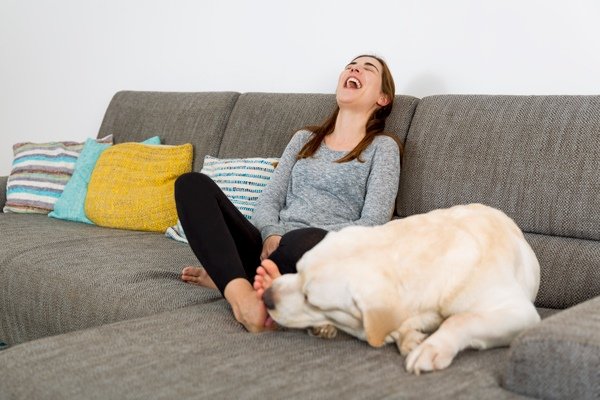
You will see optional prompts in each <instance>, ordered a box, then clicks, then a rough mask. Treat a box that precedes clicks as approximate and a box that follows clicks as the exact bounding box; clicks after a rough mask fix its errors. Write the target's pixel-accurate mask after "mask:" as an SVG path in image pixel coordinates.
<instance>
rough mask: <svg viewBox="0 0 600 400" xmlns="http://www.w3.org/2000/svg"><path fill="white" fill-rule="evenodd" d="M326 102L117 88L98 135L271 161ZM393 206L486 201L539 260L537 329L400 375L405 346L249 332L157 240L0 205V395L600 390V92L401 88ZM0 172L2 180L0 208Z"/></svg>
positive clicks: (174, 247)
mask: <svg viewBox="0 0 600 400" xmlns="http://www.w3.org/2000/svg"><path fill="white" fill-rule="evenodd" d="M334 104H335V98H334V96H333V95H325V94H274V93H272V94H264V93H245V94H239V93H231V92H222V93H156V92H119V93H117V94H116V95H115V96H114V98H113V100H112V101H111V103H110V105H109V107H108V110H107V112H106V115H105V117H104V120H103V122H102V125H101V127H100V131H99V135H98V136H99V137H101V136H104V135H106V134H109V133H112V134H113V135H114V137H115V142H117V143H119V142H126V141H139V140H143V139H145V138H147V137H150V136H152V135H160V136H161V138H162V139H163V140H164V143H166V144H180V143H187V142H190V143H193V144H194V148H195V161H194V169H195V170H200V168H201V164H202V160H203V158H204V155H206V154H210V155H213V156H217V157H222V158H226V157H248V156H278V155H279V154H281V152H282V150H283V148H284V147H285V144H286V143H287V141H288V140H289V138H290V137H291V135H292V134H293V133H294V132H295V130H297V129H299V128H301V127H303V126H305V125H310V124H316V123H319V122H321V121H322V120H323V119H324V118H325V117H326V116H327V115H328V114H329V113H330V112H331V110H332V108H333V107H334ZM387 128H388V130H389V131H391V132H394V133H395V134H397V135H398V136H399V137H400V139H401V140H402V141H404V142H405V152H404V158H403V165H402V172H401V176H400V177H399V178H400V189H399V193H398V198H397V215H398V216H399V217H405V216H409V215H412V214H415V213H421V212H426V211H429V210H431V209H434V208H440V207H447V206H451V205H454V204H460V203H469V202H482V203H485V204H489V205H491V206H494V207H497V208H500V209H502V210H504V211H505V212H506V213H508V214H509V215H510V216H511V217H513V218H514V219H515V221H516V222H517V223H518V224H519V226H520V227H521V228H522V229H523V230H524V231H525V232H526V237H527V239H528V241H529V242H530V243H531V245H532V247H533V248H534V250H535V252H536V254H537V256H538V258H539V260H540V263H541V286H540V291H539V294H538V297H537V300H536V306H537V307H538V309H539V312H540V314H541V315H542V317H543V321H542V322H541V323H540V324H539V325H537V326H536V327H534V328H532V329H530V330H529V331H526V332H524V333H523V334H522V335H520V336H519V337H518V338H517V339H516V340H515V341H514V342H513V343H512V345H511V346H510V347H509V348H499V349H492V350H486V351H465V352H463V353H461V354H459V356H458V357H457V358H456V360H455V361H454V363H453V364H452V365H451V366H450V368H449V369H447V370H444V371H442V372H436V373H431V374H425V375H422V376H413V375H409V374H407V373H406V372H405V371H404V368H403V361H404V360H403V358H402V357H401V356H400V355H399V354H398V353H397V350H396V349H395V347H394V346H387V347H384V348H380V349H375V348H370V347H369V346H368V345H367V344H366V343H364V342H361V341H359V340H357V339H354V338H352V337H349V336H346V335H343V334H340V335H339V336H338V337H337V338H336V339H333V340H324V339H319V338H315V337H311V336H309V335H308V334H307V333H306V332H304V331H296V330H281V331H278V332H270V333H262V334H249V333H246V332H245V331H244V330H243V328H242V327H241V325H239V324H237V323H236V322H235V320H234V318H233V315H232V313H231V312H230V309H229V307H228V305H227V303H226V302H225V301H224V300H223V299H221V297H220V295H219V294H218V292H217V291H215V290H211V289H206V288H200V287H197V286H193V285H189V284H185V283H183V282H181V281H180V280H179V271H180V270H181V268H182V267H183V266H185V265H194V264H197V261H196V259H195V257H194V256H193V254H192V252H191V251H190V249H189V248H188V247H187V246H186V245H183V244H180V243H178V242H175V241H173V240H170V239H167V238H166V237H164V236H163V235H161V234H156V233H144V232H134V231H124V230H114V229H107V228H101V227H97V226H88V225H85V224H79V223H73V222H65V221H60V220H56V219H52V218H48V217H46V216H41V215H17V214H2V213H0V240H1V243H2V245H1V246H0V260H1V261H0V262H1V263H0V342H5V343H6V344H8V346H7V348H6V349H5V350H1V351H0V399H200V398H226V399H233V398H365V399H374V398H390V399H391V398H393V399H400V398H419V399H428V398H444V399H446V398H448V399H450V398H471V399H518V398H528V397H534V398H569V399H574V398H588V399H598V398H600V334H599V332H600V266H599V265H600V143H599V139H600V96H475V95H469V96H460V95H445V96H431V97H425V98H423V99H417V98H414V97H410V96H397V98H396V103H395V107H394V111H393V113H392V115H391V116H390V118H389V120H388V124H387ZM5 186H6V178H1V180H0V188H1V189H0V206H2V205H3V204H4V202H5Z"/></svg>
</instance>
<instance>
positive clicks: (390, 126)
mask: <svg viewBox="0 0 600 400" xmlns="http://www.w3.org/2000/svg"><path fill="white" fill-rule="evenodd" d="M417 103H418V99H417V98H415V97H411V96H396V98H395V99H394V108H393V111H392V113H391V115H390V116H389V117H388V119H387V122H386V131H388V132H390V133H394V134H395V135H397V136H398V137H399V139H400V141H401V142H404V139H405V138H406V134H407V132H408V127H409V125H410V120H411V118H412V115H413V113H414V111H415V108H416V106H417ZM335 106H336V102H335V95H333V94H313V93H311V94H308V93H307V94H298V93H243V94H241V95H240V97H239V98H238V101H237V102H236V103H235V107H234V109H233V111H232V113H231V116H230V118H229V122H228V124H227V129H226V130H225V133H224V136H223V140H222V143H221V147H220V149H219V153H218V157H219V158H237V157H274V156H275V157H279V156H280V155H281V153H283V150H284V149H285V146H286V145H287V144H288V142H289V141H290V139H291V138H292V136H293V135H294V133H296V132H297V131H298V130H300V129H301V128H303V127H306V126H310V125H320V124H321V123H323V122H324V121H325V119H326V118H327V117H328V116H329V115H330V114H331V113H332V112H333V110H334V109H335Z"/></svg>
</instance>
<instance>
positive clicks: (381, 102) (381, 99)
mask: <svg viewBox="0 0 600 400" xmlns="http://www.w3.org/2000/svg"><path fill="white" fill-rule="evenodd" d="M377 104H378V105H379V106H381V107H385V106H387V105H388V104H390V98H389V97H388V96H387V95H385V94H382V95H381V96H379V100H377Z"/></svg>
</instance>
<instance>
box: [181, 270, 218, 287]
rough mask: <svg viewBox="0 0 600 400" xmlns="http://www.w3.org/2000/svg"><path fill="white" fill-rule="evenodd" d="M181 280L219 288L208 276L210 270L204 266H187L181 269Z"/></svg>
mask: <svg viewBox="0 0 600 400" xmlns="http://www.w3.org/2000/svg"><path fill="white" fill-rule="evenodd" d="M181 280H182V281H184V282H187V283H191V284H194V285H198V286H204V287H207V288H213V289H216V288H217V285H215V283H214V282H213V280H212V279H211V277H210V276H208V272H206V270H205V269H204V268H202V267H185V268H184V269H183V270H182V271H181Z"/></svg>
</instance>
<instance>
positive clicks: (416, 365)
mask: <svg viewBox="0 0 600 400" xmlns="http://www.w3.org/2000/svg"><path fill="white" fill-rule="evenodd" d="M455 355H456V353H455V352H454V351H453V350H452V349H447V348H444V347H443V346H439V345H434V344H429V343H427V342H424V343H422V344H421V345H419V346H417V347H416V348H415V349H414V350H413V351H411V352H410V353H409V354H408V356H407V357H406V370H407V371H408V372H411V373H413V374H415V375H419V374H420V373H421V372H429V371H436V370H441V369H444V368H447V367H448V366H449V365H450V364H451V363H452V360H453V359H454V356H455Z"/></svg>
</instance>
